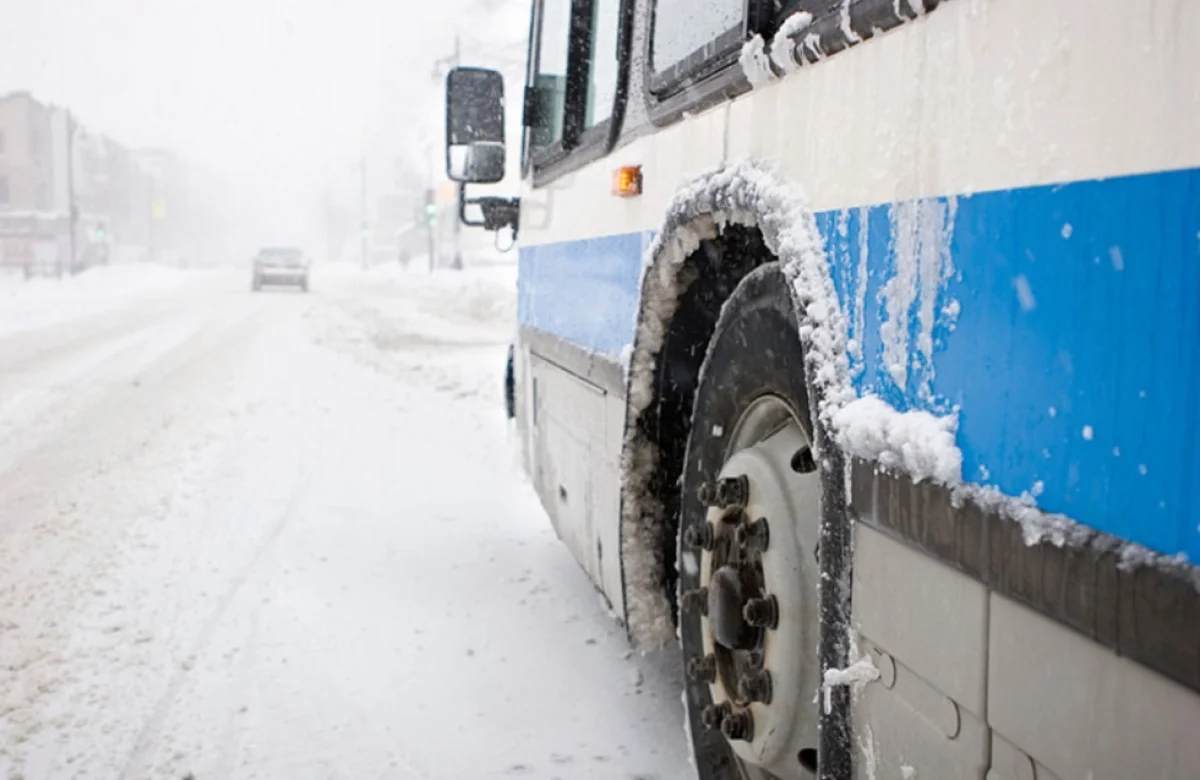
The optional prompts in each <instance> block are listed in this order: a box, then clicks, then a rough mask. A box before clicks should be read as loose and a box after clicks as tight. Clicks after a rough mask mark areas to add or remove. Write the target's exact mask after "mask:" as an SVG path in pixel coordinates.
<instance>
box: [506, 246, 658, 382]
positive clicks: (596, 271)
mask: <svg viewBox="0 0 1200 780" xmlns="http://www.w3.org/2000/svg"><path fill="white" fill-rule="evenodd" d="M650 235H651V234H649V233H625V234H622V235H615V236H602V237H597V238H589V239H586V240H583V241H567V242H563V243H558V244H546V245H542V246H528V247H526V246H523V247H521V248H520V253H519V261H518V263H519V266H518V273H519V274H520V280H521V283H520V285H519V286H518V291H517V320H518V322H519V323H520V324H521V325H527V326H531V327H534V328H537V329H538V330H541V331H544V332H546V333H551V334H553V335H555V336H558V337H559V338H562V339H564V340H566V341H569V342H571V343H573V344H577V345H579V346H581V347H583V348H584V349H587V350H589V351H591V352H596V353H599V354H601V355H605V356H607V357H609V358H612V359H614V360H616V359H618V358H619V357H620V355H621V351H622V350H623V349H624V348H625V347H626V346H628V345H629V344H632V343H633V330H634V320H635V319H636V318H637V302H638V290H639V285H640V283H641V268H642V264H641V258H642V254H643V252H644V251H645V249H646V247H647V246H649V243H650Z"/></svg>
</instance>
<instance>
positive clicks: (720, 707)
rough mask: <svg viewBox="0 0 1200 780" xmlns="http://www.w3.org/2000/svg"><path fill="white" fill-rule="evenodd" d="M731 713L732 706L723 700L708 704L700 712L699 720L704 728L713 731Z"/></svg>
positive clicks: (719, 726) (718, 727) (720, 725)
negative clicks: (718, 702)
mask: <svg viewBox="0 0 1200 780" xmlns="http://www.w3.org/2000/svg"><path fill="white" fill-rule="evenodd" d="M732 713H733V706H732V705H730V703H729V702H727V701H723V702H721V703H720V704H710V705H708V706H707V707H705V708H704V709H703V710H702V711H701V712H700V722H701V723H703V724H704V728H706V729H710V730H713V731H715V730H716V729H720V728H721V727H722V724H724V722H725V719H726V718H728V717H729V716H730V715H731V714H732ZM722 730H724V729H722Z"/></svg>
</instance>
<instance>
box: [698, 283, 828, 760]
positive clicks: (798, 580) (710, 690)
mask: <svg viewBox="0 0 1200 780" xmlns="http://www.w3.org/2000/svg"><path fill="white" fill-rule="evenodd" d="M797 322H798V319H797V316H796V310H795V306H794V304H793V302H792V299H791V296H790V294H789V292H788V285H787V283H786V281H785V278H784V275H783V272H782V271H781V269H780V267H779V264H778V263H769V264H766V265H763V266H760V267H758V268H757V269H755V270H754V271H752V272H751V273H750V274H748V275H747V276H746V277H745V278H743V279H742V280H741V282H740V283H739V284H738V286H737V288H736V289H735V290H734V291H733V293H732V295H731V296H730V298H729V300H728V301H727V302H726V304H725V306H724V308H723V309H722V312H721V316H720V319H719V321H718V323H717V326H716V329H715V331H714V333H713V336H712V339H711V340H710V342H709V345H708V348H707V351H706V354H705V357H704V362H703V365H702V367H701V370H700V381H699V385H698V387H697V390H696V398H695V404H694V407H693V412H692V421H691V429H690V433H689V435H688V443H687V452H686V455H685V459H684V467H683V476H682V480H681V490H682V494H681V496H680V525H679V527H680V533H679V537H678V544H679V549H678V555H679V557H678V559H677V560H678V561H679V567H678V568H679V602H678V603H679V637H680V645H681V652H682V655H683V664H684V667H685V671H686V673H687V680H686V682H685V694H684V701H685V704H686V708H687V721H688V725H689V733H690V735H691V740H692V751H693V757H694V759H695V765H696V768H697V773H698V775H699V777H700V778H701V780H742V778H785V779H787V780H790V779H791V778H805V777H815V770H816V756H817V750H818V720H819V717H820V715H819V710H818V704H817V703H816V702H815V701H814V693H815V692H816V691H817V690H818V688H819V685H820V682H819V659H818V654H817V647H818V632H819V625H820V618H819V615H820V611H819V608H818V604H819V600H818V592H817V587H818V584H819V582H820V579H819V577H820V575H819V570H818V565H817V560H816V546H817V541H818V533H819V526H820V511H821V510H820V496H821V482H820V477H819V475H818V473H817V470H816V466H815V463H813V458H812V451H813V450H812V442H813V431H812V424H811V421H810V415H809V397H808V388H807V386H806V383H805V376H804V371H803V369H802V368H797V367H802V366H804V350H803V347H802V344H801V340H800V335H799V331H798V326H797ZM739 481H740V484H741V487H740V488H739V487H738V484H739ZM726 488H728V489H726ZM768 636H769V641H767V639H768Z"/></svg>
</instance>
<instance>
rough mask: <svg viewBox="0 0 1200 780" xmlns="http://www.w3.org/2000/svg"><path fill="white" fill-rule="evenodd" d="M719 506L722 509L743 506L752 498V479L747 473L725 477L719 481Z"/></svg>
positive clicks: (717, 497)
mask: <svg viewBox="0 0 1200 780" xmlns="http://www.w3.org/2000/svg"><path fill="white" fill-rule="evenodd" d="M716 493H717V495H716V499H717V506H719V507H720V508H721V509H728V508H730V507H743V506H745V505H746V502H747V501H749V500H750V480H749V479H747V478H746V475H745V474H739V475H738V476H736V477H725V478H723V479H722V480H721V481H720V482H718V483H717V490H716Z"/></svg>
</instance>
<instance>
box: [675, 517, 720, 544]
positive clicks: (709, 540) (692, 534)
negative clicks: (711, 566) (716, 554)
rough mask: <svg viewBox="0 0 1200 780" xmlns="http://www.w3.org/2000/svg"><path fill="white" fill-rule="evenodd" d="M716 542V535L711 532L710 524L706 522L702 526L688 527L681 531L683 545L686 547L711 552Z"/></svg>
mask: <svg viewBox="0 0 1200 780" xmlns="http://www.w3.org/2000/svg"><path fill="white" fill-rule="evenodd" d="M716 540H717V535H716V533H715V532H714V531H713V527H712V523H710V522H708V521H707V520H706V521H705V522H704V524H703V525H689V526H688V527H687V528H685V529H684V531H683V543H684V544H686V545H687V546H688V547H698V548H700V549H701V550H711V549H712V548H713V545H714V544H715V543H716Z"/></svg>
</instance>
